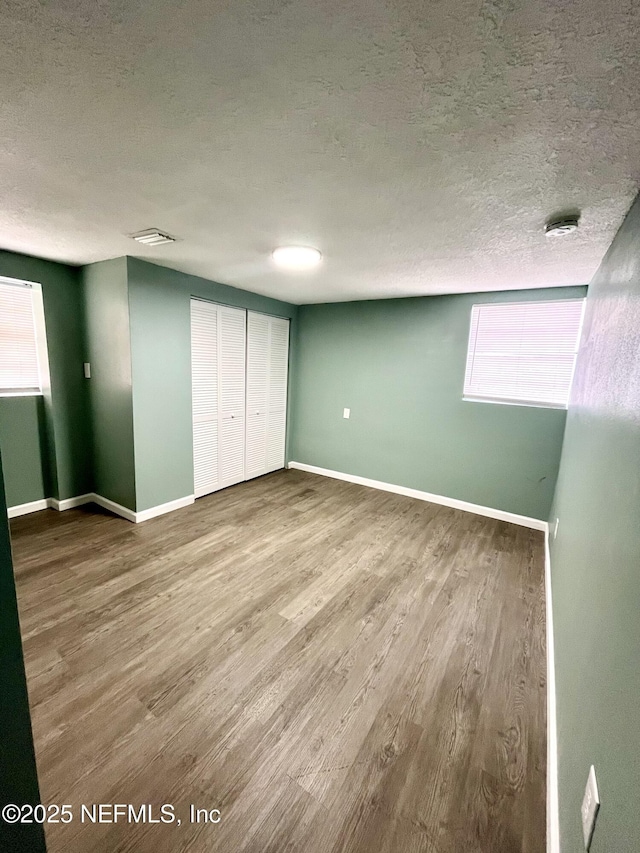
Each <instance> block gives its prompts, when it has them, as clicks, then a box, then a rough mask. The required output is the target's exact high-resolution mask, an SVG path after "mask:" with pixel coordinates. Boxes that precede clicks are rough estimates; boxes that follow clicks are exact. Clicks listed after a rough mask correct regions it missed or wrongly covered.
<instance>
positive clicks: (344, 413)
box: [342, 409, 351, 418]
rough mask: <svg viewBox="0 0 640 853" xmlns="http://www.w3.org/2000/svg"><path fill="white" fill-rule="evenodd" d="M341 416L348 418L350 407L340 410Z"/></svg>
mask: <svg viewBox="0 0 640 853" xmlns="http://www.w3.org/2000/svg"><path fill="white" fill-rule="evenodd" d="M342 417H343V418H350V417H351V409H343V410H342Z"/></svg>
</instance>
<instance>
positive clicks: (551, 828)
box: [544, 530, 560, 853]
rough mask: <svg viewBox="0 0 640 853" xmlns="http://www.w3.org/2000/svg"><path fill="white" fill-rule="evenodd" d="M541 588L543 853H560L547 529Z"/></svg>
mask: <svg viewBox="0 0 640 853" xmlns="http://www.w3.org/2000/svg"><path fill="white" fill-rule="evenodd" d="M544 586H545V601H546V622H547V853H560V816H559V810H558V731H557V723H556V667H555V649H554V641H553V601H552V597H551V553H550V550H549V530H547V531H546V533H545V537H544Z"/></svg>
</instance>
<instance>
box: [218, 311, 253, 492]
mask: <svg viewBox="0 0 640 853" xmlns="http://www.w3.org/2000/svg"><path fill="white" fill-rule="evenodd" d="M246 316H247V315H246V311H243V310H241V309H238V308H226V307H221V308H220V326H219V348H218V355H219V364H220V368H219V383H220V407H219V430H220V456H219V466H220V485H221V487H224V486H231V485H233V484H234V483H239V482H241V481H242V480H244V444H245V435H244V433H245V426H244V425H245V402H246V401H245V391H246V364H245V347H246Z"/></svg>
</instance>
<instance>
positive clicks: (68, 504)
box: [49, 494, 95, 512]
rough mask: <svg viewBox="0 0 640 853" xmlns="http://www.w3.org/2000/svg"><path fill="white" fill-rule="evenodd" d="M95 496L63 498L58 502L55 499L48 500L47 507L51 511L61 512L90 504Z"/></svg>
mask: <svg viewBox="0 0 640 853" xmlns="http://www.w3.org/2000/svg"><path fill="white" fill-rule="evenodd" d="M94 497H95V495H92V494H86V495H77V497H75V498H63V499H62V500H61V501H59V500H58V499H57V498H49V506H50V507H51V509H57V510H58V512H63V511H64V510H65V509H74V508H75V507H77V506H83V505H84V504H88V503H91V501H92V500H94Z"/></svg>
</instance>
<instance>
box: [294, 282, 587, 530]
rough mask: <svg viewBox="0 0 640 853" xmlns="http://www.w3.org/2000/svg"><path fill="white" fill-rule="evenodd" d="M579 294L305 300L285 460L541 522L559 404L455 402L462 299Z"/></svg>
mask: <svg viewBox="0 0 640 853" xmlns="http://www.w3.org/2000/svg"><path fill="white" fill-rule="evenodd" d="M585 292H586V289H585V288H555V289H549V290H535V291H525V292H523V291H519V292H508V293H491V294H465V295H463V296H430V297H423V298H413V299H393V300H377V301H371V302H346V303H337V304H330V305H307V306H302V307H301V308H300V309H299V316H298V332H299V334H298V352H297V364H296V368H295V378H294V392H293V401H294V405H293V413H292V414H293V418H292V443H291V450H290V454H291V459H292V460H294V461H296V462H304V463H307V464H310V465H318V466H320V467H323V468H330V469H333V470H335V471H341V472H343V473H348V474H355V475H358V476H362V477H369V478H371V479H374V480H382V481H384V482H387V483H393V484H395V485H401V486H406V487H410V488H414V489H420V490H422V491H426V492H431V493H433V494H437V495H443V496H446V497H450V498H457V499H459V500H464V501H469V502H471V503H475V504H480V505H482V506H487V507H492V508H494V509H502V510H507V511H509V512H513V513H518V514H521V515H526V516H531V517H534V518H540V519H546V518H547V517H548V514H549V508H550V506H551V500H552V496H553V490H554V487H555V482H556V476H557V472H558V465H559V461H560V449H561V445H562V435H563V430H564V425H565V418H566V412H565V411H563V410H558V409H544V408H531V407H524V406H503V405H494V404H490V403H471V402H464V401H463V400H462V388H463V382H464V370H465V362H466V353H467V342H468V337H469V321H470V312H471V306H472V305H473V304H474V303H477V302H504V301H512V300H516V301H517V300H525V299H526V300H534V299H567V298H572V297H576V296H583V295H584V294H585ZM344 407H348V408H350V409H351V418H350V419H349V420H345V419H344V418H343V417H342V410H343V408H344Z"/></svg>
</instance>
